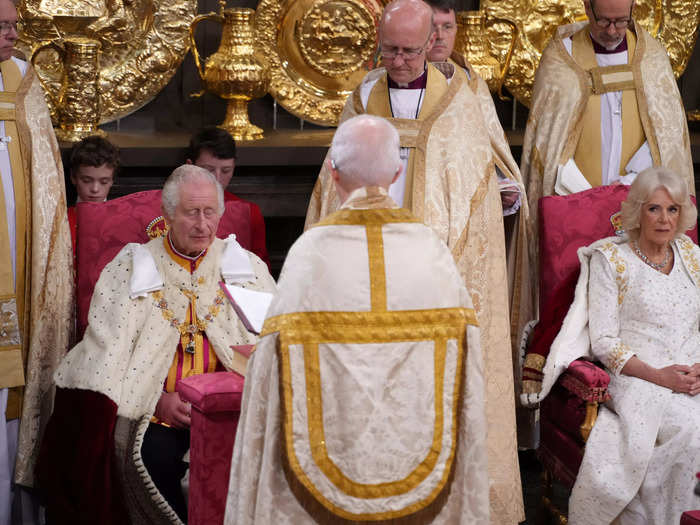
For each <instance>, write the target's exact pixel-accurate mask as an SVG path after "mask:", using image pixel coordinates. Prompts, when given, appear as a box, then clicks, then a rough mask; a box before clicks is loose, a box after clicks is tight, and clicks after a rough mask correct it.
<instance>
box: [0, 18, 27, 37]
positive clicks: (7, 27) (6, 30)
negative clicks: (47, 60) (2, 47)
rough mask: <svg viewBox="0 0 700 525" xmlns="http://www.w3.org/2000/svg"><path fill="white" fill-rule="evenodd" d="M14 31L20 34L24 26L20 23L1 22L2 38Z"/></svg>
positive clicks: (0, 33)
mask: <svg viewBox="0 0 700 525" xmlns="http://www.w3.org/2000/svg"><path fill="white" fill-rule="evenodd" d="M13 29H14V31H15V33H19V32H20V31H21V30H22V25H21V24H20V23H19V22H8V21H7V20H0V36H7V35H9V34H10V31H12V30H13Z"/></svg>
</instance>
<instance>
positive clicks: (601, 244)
mask: <svg viewBox="0 0 700 525" xmlns="http://www.w3.org/2000/svg"><path fill="white" fill-rule="evenodd" d="M579 252H582V253H584V254H585V253H588V254H590V255H591V256H596V254H599V255H598V257H601V256H602V257H604V258H605V259H606V260H607V261H608V263H610V264H611V265H613V266H615V267H620V268H621V269H626V264H625V261H626V260H627V259H628V257H629V255H630V254H631V247H630V241H629V239H628V238H627V237H625V236H623V237H618V236H612V237H606V238H604V239H600V240H597V241H595V242H594V243H592V244H589V245H588V246H586V247H583V248H580V249H579ZM623 267H625V268H623Z"/></svg>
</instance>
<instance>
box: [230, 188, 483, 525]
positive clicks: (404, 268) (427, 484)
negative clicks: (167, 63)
mask: <svg viewBox="0 0 700 525" xmlns="http://www.w3.org/2000/svg"><path fill="white" fill-rule="evenodd" d="M409 257H410V260H411V264H406V261H407V259H408V258H409ZM445 316H446V317H445ZM445 322H446V324H444V323H445ZM462 338H463V339H462ZM478 339H479V330H478V328H477V327H476V326H475V320H474V311H473V309H471V299H470V296H469V293H468V292H467V290H466V288H465V287H464V284H463V281H462V277H461V276H460V274H459V272H458V270H457V268H456V266H455V264H454V261H453V260H452V256H451V253H450V251H449V250H448V249H447V247H446V246H445V245H444V243H442V242H441V241H440V240H439V239H438V238H437V236H436V235H435V234H434V233H433V232H432V231H431V230H430V229H429V228H427V227H426V226H424V225H423V224H421V223H420V221H418V219H417V218H415V217H413V216H412V215H411V214H410V212H408V211H407V210H405V209H398V208H396V205H395V204H394V203H393V201H392V200H391V199H390V198H388V197H387V194H386V191H385V190H383V189H380V188H361V189H359V190H356V191H355V192H353V193H352V194H351V195H350V196H349V198H348V200H347V201H346V203H345V205H344V206H343V208H342V209H341V210H340V211H339V212H337V213H335V214H332V215H330V216H329V217H327V218H326V219H324V221H322V222H321V223H320V224H318V225H317V226H315V227H313V228H311V229H310V230H309V231H307V232H306V233H304V235H302V237H301V238H299V239H298V240H297V242H296V243H295V244H294V245H293V246H292V248H291V249H290V251H289V255H288V257H287V259H286V261H285V264H284V268H283V269H282V275H281V276H280V281H279V292H278V295H277V296H276V298H275V300H274V302H273V304H272V305H271V307H270V310H269V312H268V317H267V320H266V321H265V327H264V328H263V333H262V334H261V339H260V342H259V343H258V345H257V347H256V350H255V352H254V354H253V355H252V357H251V360H250V362H249V367H248V373H247V376H246V384H245V391H244V397H243V405H242V411H241V419H240V423H239V427H238V434H237V437H236V443H235V446H234V453H233V460H232V465H231V482H230V486H229V495H228V499H227V506H226V519H225V523H227V524H237V525H245V524H250V523H275V524H276V525H284V524H290V525H291V524H294V525H301V524H305V523H309V524H311V523H333V524H338V523H348V522H347V521H346V520H345V519H342V518H346V519H348V518H350V517H351V516H352V517H353V519H360V520H363V519H370V518H369V517H368V514H373V515H374V518H372V519H387V518H389V519H396V521H392V523H425V522H426V521H425V520H426V519H431V518H432V520H433V521H431V522H432V523H444V524H465V525H466V524H474V525H480V524H486V523H488V519H489V518H488V513H489V500H488V490H489V489H488V476H487V469H486V464H485V463H486V454H485V453H484V452H485V446H486V445H485V438H486V428H485V421H484V391H483V369H482V366H483V365H482V358H481V351H480V346H479V343H478ZM433 341H434V342H433ZM460 341H461V342H460ZM458 348H462V350H463V354H462V355H463V359H462V363H464V365H465V369H464V370H462V371H461V372H460V371H459V368H460V365H459V359H458V357H457V356H458V353H459V350H458ZM459 377H462V378H463V379H462V382H461V386H459V383H457V382H456V381H455V380H457V381H459V380H458V378H459ZM443 384H444V388H443V387H442V385H443ZM305 385H306V386H305ZM460 392H461V397H462V402H461V408H459V406H460V404H459V403H458V402H457V401H458V398H459V397H460ZM439 401H443V402H439ZM307 407H308V408H307ZM307 413H308V416H307V415H306V414H307ZM443 414H444V415H443ZM450 436H451V437H450ZM455 438H456V440H455ZM436 439H437V441H435V440H436ZM309 447H311V448H309ZM280 450H282V451H283V452H282V454H281V453H280ZM449 450H452V451H453V452H451V453H450V452H449ZM450 455H451V457H449V456H450ZM283 457H284V458H285V459H283ZM430 458H432V459H430ZM424 459H425V460H424ZM422 460H424V461H422ZM450 463H451V467H450ZM450 471H452V472H453V479H452V480H451V481H449V480H447V479H446V478H448V477H449V476H448V473H449V472H450ZM323 472H328V475H327V476H326V475H325V474H323ZM417 472H418V474H417ZM420 472H422V473H423V474H420ZM397 480H398V481H397ZM435 488H437V490H442V491H441V493H440V494H439V495H437V496H436V495H435V493H433V492H432V491H433V490H434V489H435ZM441 488H442V489H441ZM431 496H432V497H433V498H434V499H432V500H430V498H431ZM426 499H428V500H430V501H427V502H426ZM300 502H303V503H300ZM321 502H322V503H321ZM402 510H404V511H407V512H408V514H406V513H404V512H402ZM312 516H313V518H312ZM403 518H405V519H403Z"/></svg>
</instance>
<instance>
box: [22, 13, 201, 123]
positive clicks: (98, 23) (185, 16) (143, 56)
mask: <svg viewBox="0 0 700 525" xmlns="http://www.w3.org/2000/svg"><path fill="white" fill-rule="evenodd" d="M17 10H18V14H19V16H20V19H21V21H22V22H23V30H22V31H21V34H20V41H19V42H18V48H19V49H20V50H21V51H23V52H24V54H25V55H26V56H27V57H30V56H31V51H32V50H33V49H35V48H36V47H38V46H39V45H41V44H43V43H46V42H48V41H50V40H54V39H57V38H59V35H60V36H66V34H67V33H70V34H71V35H72V36H83V37H88V38H92V39H96V40H98V41H99V42H100V44H101V50H102V52H101V55H100V74H99V87H100V94H101V99H100V113H101V120H100V122H101V123H105V122H109V121H112V120H115V119H118V118H122V117H125V116H126V115H128V114H129V113H132V112H134V111H136V110H137V109H139V108H141V107H142V106H144V105H146V104H147V103H148V102H150V101H151V100H152V99H153V98H154V97H155V96H156V95H157V94H158V92H159V91H160V90H161V89H163V88H164V87H165V85H166V84H167V83H168V82H169V81H170V79H171V78H172V76H173V75H174V74H175V71H177V68H178V67H179V66H180V64H181V63H182V60H183V58H184V57H185V54H186V53H187V51H188V50H189V37H188V28H189V25H190V23H191V22H192V20H193V19H194V16H195V13H196V11H197V1H196V0H169V1H167V2H155V1H154V0H131V1H129V2H127V1H124V0H108V1H107V0H88V1H85V0H83V1H81V0H20V2H19V4H18V8H17ZM57 25H58V26H59V27H60V28H61V30H60V33H59V30H57ZM36 66H37V72H38V74H39V76H40V77H41V78H42V79H43V80H44V81H45V82H46V83H48V84H49V85H50V86H52V87H53V91H56V92H57V91H58V89H59V88H60V83H61V76H62V74H63V66H62V61H61V60H60V56H59V54H58V52H57V51H55V50H47V51H43V52H41V54H40V56H38V57H37V60H36ZM48 102H49V104H51V101H48ZM51 111H52V117H54V116H55V109H54V108H53V107H52V108H51Z"/></svg>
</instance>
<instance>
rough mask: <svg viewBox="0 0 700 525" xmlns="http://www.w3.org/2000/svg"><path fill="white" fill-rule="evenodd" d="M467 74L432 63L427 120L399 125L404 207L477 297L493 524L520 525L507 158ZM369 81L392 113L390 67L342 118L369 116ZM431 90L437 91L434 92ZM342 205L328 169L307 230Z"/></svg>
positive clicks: (377, 102)
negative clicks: (405, 155)
mask: <svg viewBox="0 0 700 525" xmlns="http://www.w3.org/2000/svg"><path fill="white" fill-rule="evenodd" d="M452 67H454V66H452ZM458 73H459V74H454V76H453V78H452V80H451V81H450V83H449V84H447V80H446V79H445V78H444V75H443V74H442V73H441V72H440V71H438V70H437V69H436V68H435V67H434V66H433V65H428V81H427V88H426V92H425V101H424V103H423V105H422V106H421V109H420V112H419V114H418V119H416V120H413V119H391V118H390V119H389V120H390V122H391V123H392V124H393V125H394V126H395V127H396V128H397V129H398V131H399V135H400V140H401V146H402V147H409V148H411V150H410V151H411V154H410V157H409V162H408V165H409V170H410V172H409V173H408V175H407V177H406V179H407V182H406V196H407V199H406V202H409V203H410V206H409V205H407V204H406V203H405V204H404V205H405V206H406V207H408V208H409V209H410V210H411V212H412V213H413V214H414V215H415V216H416V217H418V218H419V219H420V220H421V221H422V222H423V223H424V224H426V225H427V226H430V227H431V228H432V229H433V231H435V233H436V234H437V235H438V237H439V238H440V239H441V240H442V241H443V242H445V243H446V244H447V246H448V247H449V248H450V251H451V252H452V256H453V257H454V260H455V263H456V264H457V268H459V271H460V274H461V275H462V278H463V279H464V282H465V284H466V286H467V289H468V290H469V291H470V293H471V295H472V300H473V304H474V308H475V310H476V312H477V318H478V321H479V326H480V332H481V342H482V348H483V349H484V362H485V378H486V417H487V422H488V437H487V446H488V461H489V476H490V485H491V519H492V522H493V523H499V524H507V523H517V522H519V521H521V520H523V519H524V513H523V503H522V493H521V487H520V471H519V467H518V457H517V443H516V442H517V439H516V427H515V409H514V406H515V398H514V396H515V393H514V382H513V358H512V351H511V340H510V333H511V323H512V324H513V325H515V326H518V325H519V324H520V321H519V319H518V315H517V313H518V312H517V311H514V316H513V321H511V320H510V318H509V307H508V286H507V283H508V277H507V268H506V253H505V240H504V233H503V217H502V207H501V199H500V194H499V190H498V180H497V176H496V172H495V167H494V166H495V165H496V163H499V165H501V161H500V160H499V159H498V156H497V155H495V154H494V150H493V145H492V140H491V135H490V134H489V130H488V129H487V125H486V123H485V121H484V119H483V118H477V117H475V116H476V115H482V113H481V101H480V99H479V98H478V97H476V96H475V95H474V92H473V91H472V89H471V88H470V87H469V85H468V83H467V77H466V75H465V74H464V73H463V72H458ZM368 82H374V83H375V86H374V88H372V89H373V90H374V89H375V88H376V86H377V85H379V86H380V88H378V89H377V90H376V92H377V95H376V96H375V97H374V101H373V100H372V98H373V96H372V95H370V105H371V106H373V107H379V108H383V109H380V110H379V111H378V112H376V113H375V114H378V115H379V116H382V117H391V113H390V109H389V102H388V94H387V93H388V90H387V89H386V82H387V81H386V71H385V70H384V69H377V70H374V71H371V72H369V73H368V74H367V76H366V77H365V79H364V80H363V83H362V84H361V85H360V86H359V87H358V88H356V89H355V91H354V92H353V94H351V95H350V97H348V101H347V102H346V104H345V108H344V110H343V114H342V115H341V122H342V121H344V120H347V119H348V118H351V117H353V116H355V115H357V114H360V113H364V112H365V111H366V110H365V108H364V107H363V104H362V100H361V98H360V90H361V89H362V87H363V84H366V83H368ZM381 86H383V87H381ZM431 86H435V87H434V88H433V89H432V90H431ZM382 96H383V97H384V99H383V100H382V99H381V97H382ZM367 112H370V111H369V110H367ZM503 168H504V173H506V172H510V170H509V169H508V168H507V167H506V166H505V165H503ZM338 207H339V202H338V197H337V195H336V192H335V188H334V186H333V183H332V180H331V177H330V174H329V172H328V170H327V169H326V167H325V164H324V167H323V168H322V169H321V172H320V174H319V177H318V180H317V182H316V185H315V186H314V190H313V193H312V196H311V202H310V203H309V209H308V211H307V216H306V227H307V228H308V227H310V226H311V225H313V224H314V223H316V222H318V221H319V220H320V219H322V218H323V217H325V216H327V215H329V214H330V213H333V212H334V211H336V210H337V209H338ZM523 241H524V239H523Z"/></svg>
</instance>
